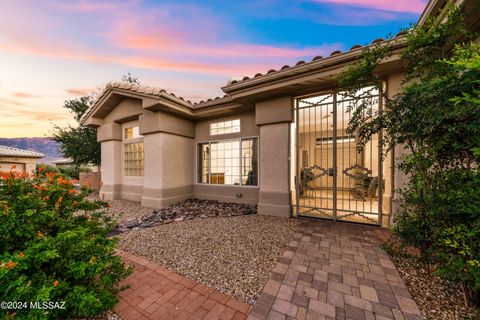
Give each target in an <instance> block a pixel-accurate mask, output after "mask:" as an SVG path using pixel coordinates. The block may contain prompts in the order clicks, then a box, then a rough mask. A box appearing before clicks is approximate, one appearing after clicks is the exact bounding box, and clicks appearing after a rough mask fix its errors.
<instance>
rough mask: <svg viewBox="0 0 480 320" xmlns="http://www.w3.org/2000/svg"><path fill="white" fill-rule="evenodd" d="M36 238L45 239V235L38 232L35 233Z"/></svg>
mask: <svg viewBox="0 0 480 320" xmlns="http://www.w3.org/2000/svg"><path fill="white" fill-rule="evenodd" d="M37 236H38V237H39V238H40V239H43V238H45V235H44V234H43V232H41V231H38V232H37Z"/></svg>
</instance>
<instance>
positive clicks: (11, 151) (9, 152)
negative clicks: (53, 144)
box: [0, 145, 45, 158]
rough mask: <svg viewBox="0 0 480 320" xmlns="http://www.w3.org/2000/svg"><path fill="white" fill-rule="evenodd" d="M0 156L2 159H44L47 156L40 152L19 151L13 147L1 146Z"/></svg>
mask: <svg viewBox="0 0 480 320" xmlns="http://www.w3.org/2000/svg"><path fill="white" fill-rule="evenodd" d="M0 156H2V157H25V158H43V157H45V155H44V154H43V153H40V152H35V151H30V150H23V149H17V148H13V147H8V146H3V145H0Z"/></svg>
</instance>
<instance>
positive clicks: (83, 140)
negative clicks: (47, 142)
mask: <svg viewBox="0 0 480 320" xmlns="http://www.w3.org/2000/svg"><path fill="white" fill-rule="evenodd" d="M92 100H93V99H92V98H91V97H90V96H84V97H81V98H78V99H71V100H67V101H65V104H64V106H63V107H64V108H65V109H67V110H68V111H70V112H71V113H72V114H73V117H74V119H75V121H76V122H77V123H76V125H75V126H72V125H68V126H67V127H66V128H61V127H59V126H55V129H54V132H53V140H54V141H56V142H57V143H58V144H59V145H60V151H61V153H62V154H63V155H64V157H67V158H71V159H72V160H73V162H74V163H75V164H77V165H81V164H95V165H99V164H100V144H99V143H98V142H97V130H96V129H95V128H89V127H86V126H83V125H81V124H80V119H81V118H82V116H83V115H84V113H85V112H86V111H87V110H88V108H89V107H90V106H91V103H92Z"/></svg>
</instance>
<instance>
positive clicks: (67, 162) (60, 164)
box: [51, 158, 100, 172]
mask: <svg viewBox="0 0 480 320" xmlns="http://www.w3.org/2000/svg"><path fill="white" fill-rule="evenodd" d="M51 163H52V164H53V165H54V166H55V167H57V168H69V167H74V166H75V163H74V162H73V159H70V158H62V159H57V160H54V161H51ZM82 168H87V169H89V170H91V171H92V172H99V171H100V170H99V167H98V166H96V165H93V164H88V165H82Z"/></svg>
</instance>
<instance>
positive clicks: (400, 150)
mask: <svg viewBox="0 0 480 320" xmlns="http://www.w3.org/2000/svg"><path fill="white" fill-rule="evenodd" d="M403 79H404V74H403V73H397V74H393V75H389V77H388V79H387V90H388V92H387V93H388V97H389V98H390V99H392V98H393V97H394V96H395V95H396V94H398V93H399V92H400V91H401V89H402V81H403ZM393 154H394V155H393V156H394V160H393V162H394V165H393V167H394V168H393V170H394V171H393V189H394V190H393V199H392V213H391V215H390V219H389V223H390V224H392V223H393V216H394V215H395V214H396V213H397V212H398V211H399V210H400V194H399V192H397V191H398V189H400V188H402V187H403V186H404V185H405V184H406V183H407V182H408V178H407V176H406V175H405V173H404V172H403V171H401V170H399V169H398V167H397V166H398V164H399V163H400V162H401V161H402V159H403V158H404V157H405V156H406V155H408V150H407V149H405V145H396V146H395V148H394V150H393ZM384 220H385V219H384Z"/></svg>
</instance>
